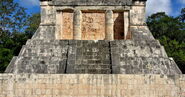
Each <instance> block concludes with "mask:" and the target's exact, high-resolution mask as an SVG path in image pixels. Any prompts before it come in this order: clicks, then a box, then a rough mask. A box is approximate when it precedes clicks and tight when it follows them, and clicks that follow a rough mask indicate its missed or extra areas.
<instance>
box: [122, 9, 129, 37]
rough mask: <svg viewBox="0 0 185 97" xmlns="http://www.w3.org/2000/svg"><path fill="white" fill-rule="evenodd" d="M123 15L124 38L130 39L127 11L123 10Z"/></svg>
mask: <svg viewBox="0 0 185 97" xmlns="http://www.w3.org/2000/svg"><path fill="white" fill-rule="evenodd" d="M123 17H124V39H130V38H131V33H129V12H128V11H125V12H123Z"/></svg>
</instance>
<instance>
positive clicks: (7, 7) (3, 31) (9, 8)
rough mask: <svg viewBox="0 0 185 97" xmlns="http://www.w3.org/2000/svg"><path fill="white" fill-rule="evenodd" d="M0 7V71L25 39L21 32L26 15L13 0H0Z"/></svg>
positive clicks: (25, 24)
mask: <svg viewBox="0 0 185 97" xmlns="http://www.w3.org/2000/svg"><path fill="white" fill-rule="evenodd" d="M0 9H1V10H0V72H3V71H4V70H5V69H6V67H7V66H8V64H9V62H10V60H11V59H12V57H13V56H14V55H17V54H18V52H19V50H20V48H21V47H22V45H23V44H24V43H25V41H26V40H27V38H24V37H26V36H25V34H24V33H23V32H24V30H25V28H26V27H27V22H26V21H27V18H28V15H27V14H26V12H25V8H23V7H20V6H19V5H18V3H15V2H13V0H0Z"/></svg>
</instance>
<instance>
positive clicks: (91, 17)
mask: <svg viewBox="0 0 185 97" xmlns="http://www.w3.org/2000/svg"><path fill="white" fill-rule="evenodd" d="M82 14H83V17H82V19H83V21H82V29H81V30H82V39H81V40H104V39H105V13H103V12H94V13H93V12H83V13H82Z"/></svg>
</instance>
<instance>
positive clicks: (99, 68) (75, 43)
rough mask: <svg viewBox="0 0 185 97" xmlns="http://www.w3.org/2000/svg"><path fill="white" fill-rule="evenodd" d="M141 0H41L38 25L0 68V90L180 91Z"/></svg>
mask: <svg viewBox="0 0 185 97" xmlns="http://www.w3.org/2000/svg"><path fill="white" fill-rule="evenodd" d="M146 1H147V0H40V5H41V23H40V26H39V28H38V29H37V31H36V32H35V34H34V35H33V37H32V38H31V39H29V40H28V41H27V43H26V44H25V45H24V46H23V47H22V49H21V51H20V53H19V55H18V56H15V57H13V59H12V60H11V62H10V64H9V66H8V67H7V69H6V71H5V73H4V74H0V97H185V75H183V74H182V72H181V71H180V69H179V68H178V66H177V64H176V63H175V61H174V60H173V58H169V57H168V56H167V54H166V52H165V49H164V47H163V46H162V45H161V44H160V43H159V41H158V40H156V39H155V38H154V37H153V35H152V33H151V32H150V30H149V29H148V27H147V25H146V23H145V7H146ZM156 2H157V1H156ZM159 6H160V5H159ZM156 7H157V6H156Z"/></svg>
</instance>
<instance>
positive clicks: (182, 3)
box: [15, 0, 185, 16]
mask: <svg viewBox="0 0 185 97" xmlns="http://www.w3.org/2000/svg"><path fill="white" fill-rule="evenodd" d="M15 1H16V2H18V3H19V4H20V5H21V6H23V7H25V8H27V11H26V12H27V13H29V14H32V13H39V12H40V6H39V0H15ZM183 7H185V0H147V8H146V15H147V16H149V15H151V14H153V13H156V12H166V13H167V14H168V15H170V16H178V15H179V14H180V11H181V9H182V8H183Z"/></svg>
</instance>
